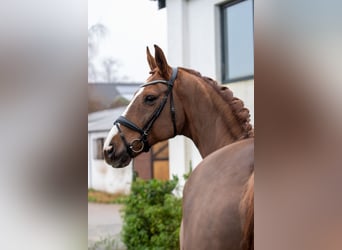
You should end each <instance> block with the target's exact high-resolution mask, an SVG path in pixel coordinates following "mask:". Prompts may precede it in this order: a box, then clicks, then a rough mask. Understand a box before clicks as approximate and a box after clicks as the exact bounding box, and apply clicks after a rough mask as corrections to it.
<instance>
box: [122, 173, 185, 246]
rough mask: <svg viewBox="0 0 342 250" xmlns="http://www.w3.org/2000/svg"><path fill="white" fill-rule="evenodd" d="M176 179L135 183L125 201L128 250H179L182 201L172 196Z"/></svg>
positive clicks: (125, 235) (124, 233) (125, 237)
mask: <svg viewBox="0 0 342 250" xmlns="http://www.w3.org/2000/svg"><path fill="white" fill-rule="evenodd" d="M177 183H178V178H177V177H175V176H174V177H173V179H172V180H169V181H160V180H149V181H144V180H141V179H137V180H136V181H134V182H133V183H132V189H131V194H130V195H129V196H128V197H127V199H125V208H124V210H123V212H124V225H123V231H122V236H123V242H124V243H125V245H126V246H127V249H134V250H140V249H144V250H145V249H150V250H152V249H153V250H157V249H158V250H159V249H160V250H173V249H179V230H180V223H181V218H182V215H181V212H182V208H181V199H180V198H177V197H175V196H174V195H172V191H173V190H174V189H175V187H176V185H177Z"/></svg>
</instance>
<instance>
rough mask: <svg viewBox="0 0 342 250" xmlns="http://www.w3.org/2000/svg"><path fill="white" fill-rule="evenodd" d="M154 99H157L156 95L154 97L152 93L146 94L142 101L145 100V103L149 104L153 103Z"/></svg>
mask: <svg viewBox="0 0 342 250" xmlns="http://www.w3.org/2000/svg"><path fill="white" fill-rule="evenodd" d="M155 100H157V97H156V96H154V95H148V96H146V97H145V99H144V102H145V103H146V104H150V105H151V104H153V103H154V101H155Z"/></svg>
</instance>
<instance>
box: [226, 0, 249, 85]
mask: <svg viewBox="0 0 342 250" xmlns="http://www.w3.org/2000/svg"><path fill="white" fill-rule="evenodd" d="M224 15H225V17H224V20H225V21H226V23H225V24H224V25H225V33H226V37H225V39H226V41H225V42H224V44H225V46H226V48H225V53H226V55H225V60H226V62H225V72H226V78H228V80H231V79H234V78H241V77H248V76H251V75H253V74H254V47H253V46H254V45H253V2H252V1H251V0H248V1H243V2H239V3H237V4H235V5H231V6H229V7H228V8H226V9H225V11H224Z"/></svg>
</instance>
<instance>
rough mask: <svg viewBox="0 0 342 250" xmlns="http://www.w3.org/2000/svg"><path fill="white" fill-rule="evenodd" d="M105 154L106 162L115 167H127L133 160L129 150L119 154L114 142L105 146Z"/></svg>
mask: <svg viewBox="0 0 342 250" xmlns="http://www.w3.org/2000/svg"><path fill="white" fill-rule="evenodd" d="M103 155H104V159H105V161H106V163H107V164H109V165H111V166H112V167H113V168H123V167H126V166H127V165H128V164H129V163H130V162H131V160H132V158H131V157H130V156H129V155H128V154H127V152H122V153H120V154H117V152H115V148H114V145H113V144H109V145H108V146H105V147H104V148H103Z"/></svg>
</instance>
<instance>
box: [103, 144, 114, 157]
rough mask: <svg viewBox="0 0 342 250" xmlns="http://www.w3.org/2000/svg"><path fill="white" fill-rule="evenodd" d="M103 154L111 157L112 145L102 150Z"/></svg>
mask: <svg viewBox="0 0 342 250" xmlns="http://www.w3.org/2000/svg"><path fill="white" fill-rule="evenodd" d="M103 151H104V154H105V155H107V156H109V157H110V156H111V155H112V154H113V152H114V147H113V144H110V145H109V146H106V147H105V148H104V149H103Z"/></svg>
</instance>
